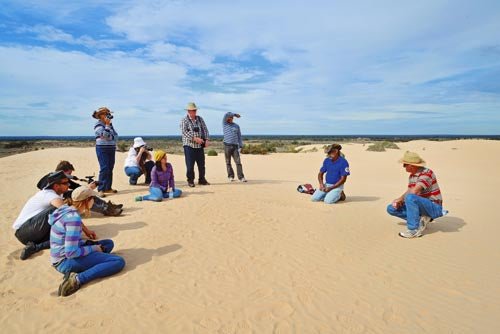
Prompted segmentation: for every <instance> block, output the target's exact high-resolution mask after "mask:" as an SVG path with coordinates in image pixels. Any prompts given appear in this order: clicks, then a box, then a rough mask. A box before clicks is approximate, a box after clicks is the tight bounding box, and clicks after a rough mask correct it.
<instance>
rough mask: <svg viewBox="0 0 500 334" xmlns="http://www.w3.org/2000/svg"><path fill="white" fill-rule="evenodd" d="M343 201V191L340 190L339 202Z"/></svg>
mask: <svg viewBox="0 0 500 334" xmlns="http://www.w3.org/2000/svg"><path fill="white" fill-rule="evenodd" d="M343 201H345V193H344V191H343V190H342V192H341V193H340V198H339V202H343Z"/></svg>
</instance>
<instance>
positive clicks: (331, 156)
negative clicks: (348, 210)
mask: <svg viewBox="0 0 500 334" xmlns="http://www.w3.org/2000/svg"><path fill="white" fill-rule="evenodd" d="M341 149H342V146H340V145H339V144H332V145H330V146H329V147H328V148H327V149H326V150H325V152H326V154H327V158H326V159H325V160H324V161H323V166H321V169H320V170H319V174H318V181H319V188H318V189H316V191H315V192H314V194H313V195H312V201H313V202H318V201H324V202H325V203H327V204H333V203H335V202H338V201H344V200H345V194H344V183H345V181H346V180H347V176H348V175H350V172H349V163H348V162H347V160H346V159H345V158H344V157H343V156H342V155H341V153H340V150H341ZM325 173H326V178H325V179H326V180H325V181H326V182H323V176H324V175H325Z"/></svg>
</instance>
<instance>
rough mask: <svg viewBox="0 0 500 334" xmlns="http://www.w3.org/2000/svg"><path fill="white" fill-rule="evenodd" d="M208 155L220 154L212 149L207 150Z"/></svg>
mask: <svg viewBox="0 0 500 334" xmlns="http://www.w3.org/2000/svg"><path fill="white" fill-rule="evenodd" d="M207 155H208V156H209V157H216V156H217V155H218V153H217V151H216V150H210V151H208V152H207Z"/></svg>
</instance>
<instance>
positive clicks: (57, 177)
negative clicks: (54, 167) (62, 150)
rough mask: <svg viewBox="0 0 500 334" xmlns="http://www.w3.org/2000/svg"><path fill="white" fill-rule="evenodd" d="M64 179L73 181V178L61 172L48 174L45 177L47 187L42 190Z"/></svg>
mask: <svg viewBox="0 0 500 334" xmlns="http://www.w3.org/2000/svg"><path fill="white" fill-rule="evenodd" d="M64 179H68V180H70V179H73V176H71V175H68V174H66V173H64V172H63V171H62V170H60V171H57V172H53V173H50V174H49V176H48V177H47V185H46V186H45V188H44V189H47V188H50V187H52V186H53V185H54V184H56V183H59V182H61V180H64Z"/></svg>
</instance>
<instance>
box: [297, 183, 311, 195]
mask: <svg viewBox="0 0 500 334" xmlns="http://www.w3.org/2000/svg"><path fill="white" fill-rule="evenodd" d="M315 190H316V189H314V188H313V186H312V185H311V184H310V183H306V184H301V185H299V186H298V187H297V191H298V192H299V193H303V194H309V195H312V194H314V191H315Z"/></svg>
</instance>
